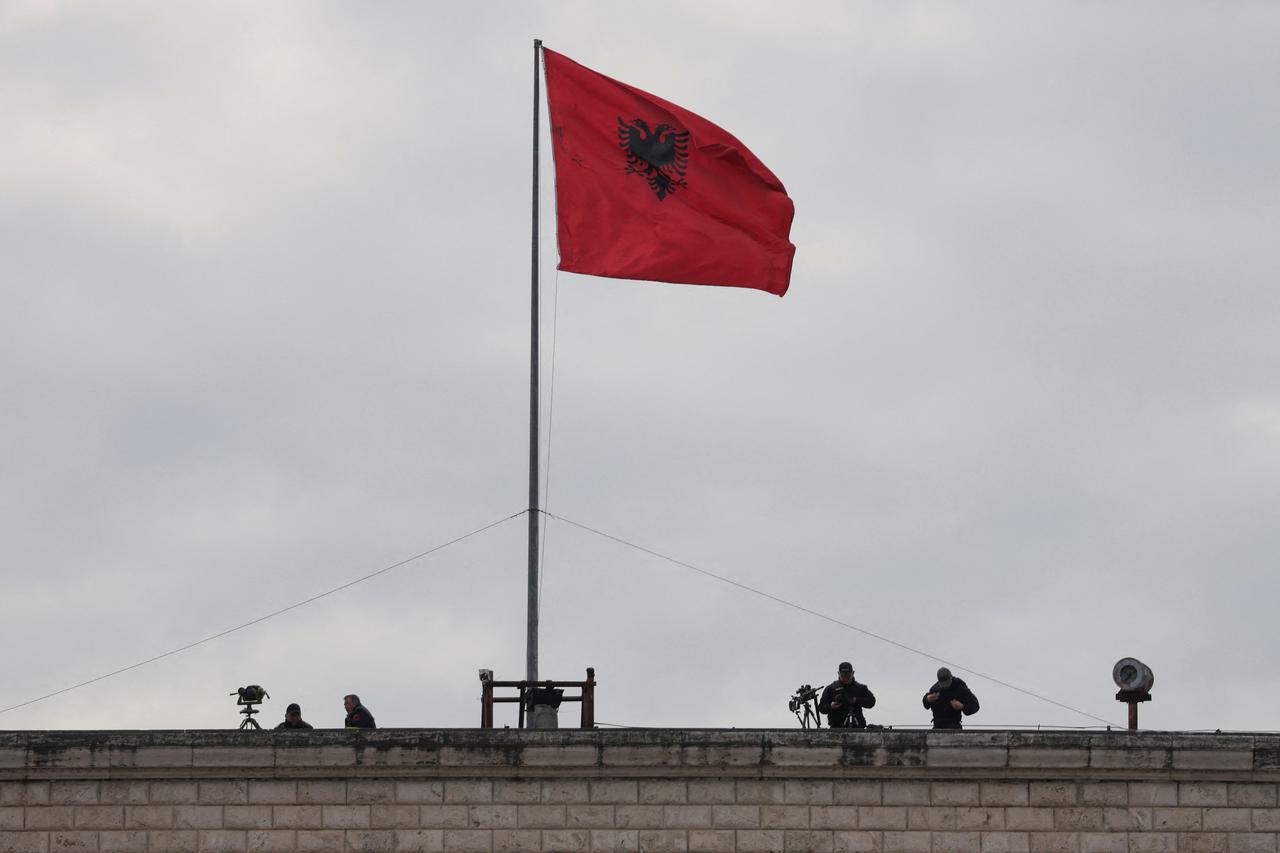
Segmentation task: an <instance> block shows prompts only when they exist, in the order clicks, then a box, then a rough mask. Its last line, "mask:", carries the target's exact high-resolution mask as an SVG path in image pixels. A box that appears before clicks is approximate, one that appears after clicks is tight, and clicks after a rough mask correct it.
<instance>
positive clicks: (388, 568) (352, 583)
mask: <svg viewBox="0 0 1280 853" xmlns="http://www.w3.org/2000/svg"><path fill="white" fill-rule="evenodd" d="M526 512H528V510H525V509H522V510H520V511H519V512H517V513H513V514H511V515H508V516H507V517H506V518H500V519H498V520H497V521H493V522H490V523H489V524H486V525H485V526H484V527H478V528H476V529H475V530H473V531H471V532H470V533H464V534H463V535H462V536H458V537H457V538H454V539H450V540H449V541H448V542H444V543H441V544H440V545H436V546H435V547H434V548H428V549H427V550H425V551H423V552H422V553H420V554H414V555H413V556H412V557H406V558H404V559H403V560H400V561H399V562H397V563H392V564H391V565H389V566H385V567H383V568H381V569H378V570H377V571H375V572H370V573H369V574H367V575H364V576H363V577H358V578H356V579H355V580H351V581H347V582H346V583H344V584H341V585H340V586H335V587H334V588H333V589H330V590H326V591H325V592H322V593H319V594H317V595H313V596H311V597H310V598H306V599H303V600H302V601H299V602H297V603H295V604H290V605H289V606H288V607H281V608H280V609H279V610H273V611H271V612H270V613H268V614H266V615H265V616H259V617H258V618H257V619H250V620H249V621H248V622H245V623H244V624H242V625H237V626H235V627H234V628H228V629H226V630H225V631H219V632H218V633H216V634H210V635H209V636H207V637H205V638H204V639H201V640H196V641H195V642H193V643H187V644H186V645H185V646H179V647H178V648H176V649H170V650H169V651H167V652H164V653H163V654H158V655H155V656H154V657H149V658H147V659H146V660H140V661H138V662H137V663H131V664H129V665H128V666H122V667H120V669H116V670H112V671H111V672H108V673H106V674H104V675H99V676H97V677H96V678H90V679H89V680H88V681H82V682H80V683H79V684H73V685H71V686H70V687H63V688H62V689H61V690H55V691H53V692H52V693H46V694H45V695H43V696H37V697H36V698H34V699H28V700H27V701H25V702H19V703H18V704H17V705H10V706H9V707H8V708H0V714H7V713H8V712H10V711H16V710H17V709H19V708H25V707H26V706H28V705H34V704H35V703H36V702H43V701H44V700H45V699H52V698H53V697H54V696H61V695H62V694H63V693H69V692H70V691H72V690H76V689H78V688H81V687H87V686H89V685H90V684H96V683H97V682H99V681H103V680H105V679H108V678H111V677H112V676H116V675H120V674H122V673H125V672H128V671H129V670H131V669H137V668H138V667H140V666H146V665H147V664H149V663H155V662H156V661H158V660H162V659H163V658H167V657H170V656H172V655H176V654H178V653H180V652H185V651H187V650H188V649H194V648H195V647H196V646H201V645H204V644H205V643H208V642H211V641H213V640H217V639H220V638H222V637H225V636H227V635H228V634H234V633H235V632H236V631H240V630H243V629H245V628H248V627H250V626H252V625H257V624H258V623H259V622H265V621H267V620H268V619H271V618H273V617H276V616H279V615H281V614H282V613H288V612H289V611H290V610H297V609H298V608H299V607H303V606H305V605H308V604H310V603H311V602H313V601H319V600H320V599H322V598H325V597H326V596H330V595H333V594H334V593H335V592H341V591H342V590H344V589H348V588H350V587H353V586H355V585H356V584H358V583H364V582H365V581H367V580H372V579H373V578H376V577H377V576H378V575H382V574H386V573H387V572H389V571H391V570H392V569H398V568H400V567H401V566H404V565H407V564H409V563H412V562H413V561H415V560H420V559H422V558H423V557H426V556H428V555H430V554H434V553H435V552H436V551H441V550H443V549H445V548H448V547H449V546H450V545H456V544H457V543H459V542H461V541H462V540H464V539H470V538H471V537H472V536H477V535H479V534H481V533H484V532H485V531H486V530H489V529H490V528H494V527H497V526H498V525H499V524H502V523H503V522H507V521H510V520H511V519H513V518H519V517H520V516H522V515H524V514H525V513H526Z"/></svg>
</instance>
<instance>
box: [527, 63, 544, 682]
mask: <svg viewBox="0 0 1280 853" xmlns="http://www.w3.org/2000/svg"><path fill="white" fill-rule="evenodd" d="M541 52H542V39H534V40H533V243H532V246H533V264H532V277H533V278H532V281H533V295H532V297H531V308H530V317H531V319H530V321H529V352H530V361H529V619H528V633H527V635H526V637H525V676H524V677H525V680H526V681H537V680H538V516H539V515H540V514H541V512H542V510H541V508H540V507H539V506H538V106H539V105H538V100H539V93H540V90H539V80H538V74H539V69H538V60H539V59H540V54H541Z"/></svg>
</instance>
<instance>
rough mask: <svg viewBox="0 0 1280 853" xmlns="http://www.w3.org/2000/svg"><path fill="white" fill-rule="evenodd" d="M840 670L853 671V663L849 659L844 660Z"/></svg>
mask: <svg viewBox="0 0 1280 853" xmlns="http://www.w3.org/2000/svg"><path fill="white" fill-rule="evenodd" d="M840 672H853V664H851V663H849V662H848V661H843V662H842V663H841V664H840Z"/></svg>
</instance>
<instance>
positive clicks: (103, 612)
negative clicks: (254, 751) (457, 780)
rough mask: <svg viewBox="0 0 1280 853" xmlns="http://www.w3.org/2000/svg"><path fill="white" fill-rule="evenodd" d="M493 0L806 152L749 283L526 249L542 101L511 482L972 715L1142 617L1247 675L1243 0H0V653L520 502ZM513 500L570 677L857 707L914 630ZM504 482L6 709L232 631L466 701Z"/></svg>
mask: <svg viewBox="0 0 1280 853" xmlns="http://www.w3.org/2000/svg"><path fill="white" fill-rule="evenodd" d="M534 38H542V39H544V40H545V42H546V44H547V45H548V46H549V47H551V48H554V49H555V50H557V51H560V52H562V53H564V54H566V55H567V56H569V57H571V58H573V59H575V60H577V61H579V62H581V63H583V64H584V65H587V66H588V67H591V68H594V69H596V70H598V71H600V72H602V73H605V74H608V75H610V76H613V77H616V78H618V79H621V80H623V81H626V82H628V83H630V84H632V85H635V86H638V87H640V88H642V89H646V90H648V91H651V92H654V93H656V94H659V95H661V96H663V97H665V98H667V99H669V100H672V101H674V102H676V103H678V104H681V105H683V106H685V107H686V108H688V109H690V110H693V111H694V112H697V113H699V114H700V115H702V116H704V117H706V118H708V119H710V120H712V121H714V122H716V123H718V124H720V125H722V126H723V127H725V128H727V129H728V130H729V131H730V132H732V133H734V134H735V135H736V136H738V137H739V138H740V139H742V140H743V141H744V142H745V143H746V144H747V145H749V146H750V147H751V149H752V150H753V151H754V152H755V154H756V155H757V156H759V157H760V158H761V160H763V161H764V162H765V163H766V164H767V165H768V166H769V167H770V168H771V169H772V170H773V171H774V172H775V173H776V174H777V175H778V177H779V178H780V179H781V180H782V182H783V183H784V184H785V185H786V187H787V190H788V192H789V193H790V195H791V197H792V198H793V199H794V201H795V205H796V218H795V224H794V227H793V229H792V233H791V239H792V242H794V243H795V245H796V247H797V252H796V259H795V267H794V271H793V275H792V279H791V290H790V292H789V293H788V294H787V296H786V297H785V298H783V299H778V298H776V297H774V296H770V295H768V294H765V293H761V292H757V291H748V290H738V289H730V288H712V287H694V286H687V285H666V284H653V283H645V282H630V281H613V280H608V279H596V278H590V277H585V276H577V275H571V274H565V273H562V274H559V275H557V274H556V273H555V271H554V268H555V240H554V230H553V228H552V227H551V225H550V223H551V222H553V219H552V218H551V217H552V216H553V212H554V208H553V205H552V204H551V194H550V186H551V183H550V180H549V179H550V177H551V171H550V169H551V166H550V157H549V153H546V154H545V155H544V174H545V175H546V177H547V179H548V180H545V181H544V183H543V186H544V193H543V205H542V206H543V211H544V223H547V224H546V225H545V226H544V230H543V235H542V241H541V245H542V249H543V255H542V257H543V263H542V273H543V282H544V288H545V289H544V318H545V320H546V322H545V324H544V332H545V337H544V341H545V343H546V348H545V350H544V368H545V369H544V371H543V381H544V397H543V399H544V406H543V424H544V436H547V435H549V441H550V453H549V455H550V465H549V480H550V481H549V488H548V493H547V494H548V497H547V507H548V508H549V510H550V511H551V512H553V513H555V514H557V515H560V516H563V517H565V518H567V519H571V520H573V521H575V522H577V523H580V524H584V525H587V526H590V527H593V528H596V529H598V530H601V531H604V532H606V533H608V534H610V535H613V536H616V537H619V538H621V539H624V540H627V541H630V542H634V543H636V544H639V545H642V546H644V547H646V548H649V549H652V550H654V551H657V552H660V553H662V554H666V555H669V556H671V557H674V558H676V559H679V560H681V561H684V562H686V563H690V564H693V565H696V566H698V567H700V568H703V569H706V570H708V571H712V572H716V573H719V574H722V575H725V576H728V577H731V578H734V579H736V580H738V581H740V582H742V583H745V584H749V585H752V586H755V587H757V588H759V589H761V590H764V591H767V592H768V593H770V594H772V595H776V596H778V597H781V598H784V599H787V600H789V601H793V602H795V603H797V604H801V605H803V606H805V607H808V608H811V609H813V610H817V611H820V612H822V613H826V614H829V615H830V616H832V617H834V618H837V619H839V620H842V621H845V622H848V623H850V624H852V625H856V626H857V627H859V628H862V629H865V630H866V631H870V632H874V633H876V634H879V635H882V636H885V637H888V638H891V639H893V640H895V641H897V642H899V643H902V644H905V645H907V646H910V647H913V648H915V649H919V650H921V651H923V652H926V653H929V654H932V655H935V656H938V657H941V658H944V659H946V660H949V661H953V662H954V663H955V664H957V667H958V669H957V674H959V675H961V676H962V677H965V678H966V679H967V680H968V681H969V684H970V686H971V687H972V688H973V689H974V691H975V692H976V693H977V694H978V696H979V698H980V699H981V701H982V711H981V712H980V713H979V715H978V716H976V717H973V718H971V720H970V723H971V724H979V723H980V724H986V725H996V726H1000V725H1019V726H1022V725H1030V726H1035V725H1044V726H1088V725H1100V723H1098V721H1097V720H1096V719H1093V718H1092V717H1090V716H1086V715H1093V716H1095V717H1100V718H1103V719H1105V720H1109V721H1115V722H1118V723H1120V724H1121V725H1123V722H1124V719H1125V711H1124V707H1123V706H1122V705H1120V704H1119V703H1117V702H1116V701H1115V700H1114V698H1113V697H1114V692H1115V687H1114V685H1113V684H1112V683H1111V678H1110V673H1111V667H1112V665H1113V664H1114V663H1115V661H1116V660H1117V659H1118V658H1120V657H1123V656H1128V655H1132V656H1136V657H1138V658H1140V659H1142V660H1143V661H1145V662H1146V663H1148V664H1149V665H1150V666H1151V667H1152V669H1153V670H1154V671H1155V677H1156V682H1155V689H1154V691H1153V695H1154V701H1152V702H1151V703H1150V704H1147V705H1144V706H1143V707H1142V710H1141V719H1142V722H1143V724H1144V725H1145V726H1149V727H1154V728H1164V729H1174V728H1178V729H1217V728H1222V729H1275V728H1277V727H1278V724H1277V720H1276V716H1275V713H1276V708H1277V707H1280V680H1277V679H1276V677H1275V661H1276V660H1277V659H1280V636H1278V632H1277V629H1276V616H1275V606H1276V599H1277V587H1278V586H1280V584H1278V582H1277V578H1276V575H1277V555H1278V554H1280V523H1277V514H1278V511H1280V287H1278V284H1280V252H1278V251H1277V235H1280V62H1277V56H1278V55H1280V8H1278V7H1277V6H1275V5H1274V4H1270V3H1246V2H1242V3H1232V4H1220V3H1199V4H1196V3H1177V4H1168V3H1123V4H1115V3H1070V4H1068V3H1057V4H1054V3H1037V4H1007V3H1006V4H991V5H983V4H964V5H957V4H950V3H939V4H928V3H925V4H915V3H895V4H881V3H844V2H840V3H826V4H823V3H806V4H787V8H785V10H784V4H764V3H744V2H742V0H732V2H720V3H709V2H708V3H702V2H699V3H676V2H672V3H666V2H655V3H650V4H644V5H643V6H641V7H637V6H636V5H635V4H623V3H595V2H592V3H532V2H518V3H517V2H511V3H487V4H480V3H476V4H448V5H445V4H425V3H408V2H404V3H377V4H374V3H360V4H355V3H347V4H343V3H296V4H292V3H271V4H265V5H264V4H258V3H209V4H174V3H160V2H156V3H128V2H116V3H110V4H96V3H80V4H64V3H56V2H32V0H5V2H2V3H0V116H2V118H0V572H3V595H2V596H0V646H2V647H3V648H4V650H5V654H4V657H3V661H2V662H0V707H8V706H9V705H11V704H16V703H18V702H23V701H25V700H28V699H31V698H34V697H36V696H40V695H43V694H46V693H49V692H52V691H55V690H58V689H61V688H63V687H67V686H69V685H72V684H76V683H78V682H81V681H84V680H87V679H90V678H94V677H96V676H99V675H102V674H104V673H107V672H111V671H113V670H115V669H118V668H120V667H124V666H128V665H129V664H133V663H135V662H138V661H141V660H144V659H147V658H150V657H153V656H155V655H158V654H161V653H163V652H166V651H169V650H171V649H174V648H177V647H180V646H183V645H185V644H187V643H190V642H193V641H195V640H198V639H201V638H203V637H207V636H209V635H212V634H215V633H217V632H219V631H222V630H224V629H227V628H230V627H233V626H236V625H239V624H241V623H244V622H247V621H249V620H251V619H254V618H256V617H258V616H261V615H264V614H267V613H270V612H272V611H274V610H277V609H280V608H283V607H287V606H288V605H291V604H294V603H296V602H299V601H302V600H304V599H306V598H308V597H310V596H312V595H315V594H317V593H320V592H323V591H325V590H328V589H331V588H333V587H335V586H337V585H339V584H342V583H345V582H347V581H349V580H352V579H354V578H357V577H360V576H362V575H365V574H368V573H370V572H373V571H376V570H377V569H380V568H383V567H386V566H389V565H391V564H393V563H395V562H397V561H399V560H402V559H404V558H406V557H409V556H412V555H414V554H418V553H420V552H422V551H426V550H427V549H430V548H433V547H435V546H437V545H440V544H442V543H444V542H447V541H449V540H452V539H454V538H456V537H459V536H461V535H463V534H466V533H468V532H470V531H473V530H476V529H477V528H480V527H482V526H484V525H486V524H489V523H491V522H494V521H497V520H499V519H502V518H505V517H507V516H511V515H513V514H516V513H519V512H520V511H521V510H523V509H524V508H525V507H526V506H527V494H526V493H527V467H526V466H527V454H528V444H527V442H528V433H527V430H528V374H529V365H528V349H529V344H528V336H529V328H528V322H529V321H528V316H529V315H528V311H529V304H528V299H529V297H528V291H529V228H530V224H529V223H530V210H529V200H530V192H529V188H530V121H531V115H532V103H531V95H532V92H531V89H532V66H533V51H532V40H533V39H534ZM544 115H545V114H544ZM544 132H545V126H544ZM553 317H554V318H555V322H554V324H553V322H552V318H553ZM553 328H554V332H555V334H554V341H555V375H554V406H553V408H552V406H551V404H550V400H549V398H550V394H549V388H550V383H551V380H552V376H551V370H550V364H551V351H552V346H551V344H552V340H553V335H552V330H553ZM548 422H550V427H549V429H548V428H547V424H548ZM544 455H545V447H544ZM546 534H547V541H546V565H545V576H544V581H543V590H542V596H543V609H542V632H541V643H542V654H541V664H542V665H541V674H542V676H543V677H547V678H558V679H575V678H581V677H582V675H583V672H584V670H585V668H586V667H587V666H594V667H595V668H596V672H597V677H598V679H599V698H598V710H597V717H598V719H599V720H601V721H603V722H606V723H614V724H629V725H649V726H658V725H672V726H739V727H742V726H781V727H786V726H794V725H796V722H795V719H794V718H793V717H791V716H790V714H789V713H788V711H787V707H786V705H787V699H788V697H789V696H790V695H791V693H792V691H793V690H794V688H796V687H797V686H798V685H799V684H801V683H806V682H808V683H814V684H822V683H825V682H826V681H829V680H830V679H832V678H834V677H835V669H836V665H837V663H838V662H839V661H841V660H845V659H847V660H851V661H852V662H853V663H854V666H855V668H856V670H857V677H858V679H859V680H860V681H863V682H866V683H868V684H869V685H870V686H871V688H872V689H873V690H874V691H875V693H876V694H877V696H878V697H879V698H880V703H879V705H878V706H877V707H876V709H875V710H874V711H873V712H871V713H869V714H868V717H869V719H870V721H871V722H875V723H881V724H888V725H899V726H906V725H922V724H925V723H927V722H928V714H927V712H925V711H924V709H923V708H922V707H921V705H920V696H921V694H922V693H923V692H924V691H925V689H926V688H927V687H929V686H930V684H931V683H932V681H933V675H934V671H935V669H936V668H937V666H938V664H937V662H936V661H934V660H931V659H930V658H928V657H923V656H920V655H917V654H914V653H911V652H908V651H905V650H903V649H901V648H898V647H896V646H893V645H889V644H886V643H883V642H880V641H878V640H876V639H873V638H871V637H869V636H866V635H864V634H861V633H858V632H856V631H854V630H850V629H848V628H843V627H839V626H837V625H834V624H831V623H829V622H824V621H822V620H820V619H817V618H815V617H813V616H811V615H807V614H805V613H802V612H799V611H796V610H793V609H789V608H787V607H784V606H781V605H779V604H776V603H774V602H771V601H769V600H766V599H763V598H760V597H757V596H753V595H751V594H750V593H747V592H744V591H742V590H741V589H738V588H735V587H732V586H729V585H726V584H723V583H720V582H717V581H715V580H711V579H708V578H707V577H704V576H701V575H698V574H696V573H694V572H691V571H689V570H688V569H685V568H681V567H679V566H677V565H674V564H672V563H669V562H663V561H661V560H658V559H656V558H654V557H652V556H649V555H646V554H644V553H642V552H640V551H637V550H634V549H630V548H627V547H625V546H622V545H619V544H617V543H615V542H611V541H608V540H605V539H602V538H600V537H598V536H594V535H592V534H590V533H587V532H585V531H583V530H582V529H579V528H576V527H572V526H569V525H566V524H564V523H563V522H557V521H555V520H551V521H549V522H548V524H547V528H546ZM524 536H525V519H524V517H523V516H521V517H518V518H515V519H512V520H510V521H507V522H506V523H504V524H501V525H499V526H497V527H495V528H493V529H490V530H488V531H486V532H484V533H482V534H480V535H477V536H475V537H472V538H470V539H468V540H467V541H466V542H464V543H462V544H458V545H454V546H452V547H450V548H447V549H444V550H442V551H439V552H437V553H435V554H433V555H431V556H429V557H425V558H423V559H421V560H418V561H416V562H413V563H410V564H408V565H406V566H403V567H401V568H398V569H396V570H394V571H391V572H388V573H386V574H384V575H381V576H379V577H378V578H376V579H374V580H371V581H368V582H366V583H362V584H360V585H358V586H355V587H352V588H350V589H348V590H345V591H343V592H340V593H337V594H335V595H332V596H329V597H327V598H324V599H322V600H320V601H317V602H315V603H312V604H309V605H307V606H306V607H303V608H300V609H298V610H295V611H291V612H289V613H286V614H284V615H281V616H278V617H276V618H274V619H271V620H269V621H266V622H264V623H262V624H259V625H256V626H254V627H251V628H247V629H245V630H243V631H240V632H237V633H234V634H232V635H230V636H227V637H225V638H222V639H219V640H216V641H213V642H210V643H206V644H204V645H201V646H199V647H198V648H194V649H192V650H189V651H186V652H183V653H182V654H178V655H174V656H171V657H167V658H164V659H163V660H160V661H158V662H155V663H152V664H150V665H147V666H144V667H141V668H138V669H135V670H132V671H130V672H127V673H125V674H122V675H119V676H117V677H114V678H111V679H107V680H104V681H101V682H99V683H96V684H93V685H91V686H87V687H84V688H81V689H78V690H74V691H71V692H68V693H66V694H64V695H61V696H58V697H56V698H52V699H49V700H46V701H43V702H39V703H36V704H32V705H29V706H26V707H23V708H20V709H18V710H13V711H9V712H8V713H5V714H3V715H0V728H2V729H39V728H137V727H156V728H219V727H228V728H229V727H234V726H235V725H237V723H238V718H237V716H236V708H235V706H234V700H233V699H232V698H231V697H229V696H228V695H227V694H229V693H230V692H232V691H234V690H235V689H236V688H237V687H239V686H241V685H244V684H250V683H258V684H262V685H263V686H265V687H266V688H267V690H268V691H269V692H270V694H271V699H270V700H269V701H268V702H267V704H266V705H265V706H264V714H263V719H264V720H266V721H269V722H274V721H275V720H277V719H279V718H280V717H281V716H282V714H283V707H284V705H285V704H286V703H287V702H290V701H298V702H301V703H302V705H303V708H304V716H305V717H306V718H308V719H309V720H310V721H311V722H312V723H314V724H315V725H317V726H326V727H327V726H337V725H341V723H342V713H343V712H342V708H341V697H342V695H343V694H344V693H347V692H352V691H354V692H358V693H360V694H361V695H362V697H363V698H364V699H365V702H366V704H367V705H368V706H369V708H370V709H371V710H372V711H373V713H374V714H375V715H376V717H377V719H378V721H379V723H380V724H382V725H384V726H427V727H436V726H472V725H475V724H476V723H477V722H478V719H479V713H480V708H479V702H478V698H479V692H480V691H479V682H478V680H477V677H476V672H477V670H478V669H479V668H481V667H485V668H490V669H493V670H494V672H495V673H496V676H497V677H498V678H500V679H516V678H520V677H522V676H523V673H524V654H525V644H524V637H525V582H526V581H525V578H526V564H525V540H524ZM969 668H971V669H972V670H976V671H977V672H981V673H985V674H987V675H990V676H994V677H996V678H998V679H1000V680H1002V681H1005V682H1008V683H1010V684H1014V685H1016V686H1018V687H1020V688H1023V689H1024V690H1027V691H1031V692H1033V693H1038V694H1042V695H1044V696H1047V697H1050V698H1052V699H1054V700H1056V701H1059V702H1062V703H1064V704H1066V705H1069V706H1071V707H1072V708H1076V709H1079V710H1080V711H1083V712H1085V714H1079V713H1074V712H1072V711H1069V710H1065V709H1063V708H1061V707H1058V706H1056V705H1053V704H1049V703H1046V702H1043V701H1040V700H1037V699H1034V698H1031V697H1029V696H1027V695H1024V694H1022V693H1019V692H1016V691H1013V690H1010V689H1008V688H1006V687H1003V686H1000V685H998V684H995V683H992V682H991V681H988V680H986V679H984V678H982V677H979V676H978V675H974V674H971V673H970V672H967V671H964V670H966V669H969ZM508 707H509V706H508ZM504 715H505V716H504ZM565 716H566V722H569V723H572V722H574V721H575V720H576V707H570V708H569V709H568V710H567V711H566V714H565ZM504 722H507V723H513V722H514V715H513V714H510V713H508V712H507V711H506V710H504V711H500V712H499V724H502V723H504Z"/></svg>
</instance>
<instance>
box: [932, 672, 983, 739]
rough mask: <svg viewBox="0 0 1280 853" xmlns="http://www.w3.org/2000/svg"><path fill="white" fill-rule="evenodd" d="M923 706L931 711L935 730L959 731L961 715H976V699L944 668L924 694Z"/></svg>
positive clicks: (967, 687) (960, 680) (965, 685)
mask: <svg viewBox="0 0 1280 853" xmlns="http://www.w3.org/2000/svg"><path fill="white" fill-rule="evenodd" d="M924 706H925V707H926V708H928V709H929V710H931V711H933V727H934V728H935V729H959V728H963V726H961V725H960V715H961V714H963V715H964V716H966V717H967V716H969V715H970V714H976V713H978V697H977V696H974V695H973V691H972V690H970V689H969V685H967V684H965V683H964V681H963V680H962V679H959V678H956V677H954V676H952V674H951V670H949V669H947V668H946V667H945V666H944V667H943V668H942V669H940V670H938V680H937V682H936V683H935V684H934V685H933V686H932V687H930V688H929V692H928V693H926V694H924Z"/></svg>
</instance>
